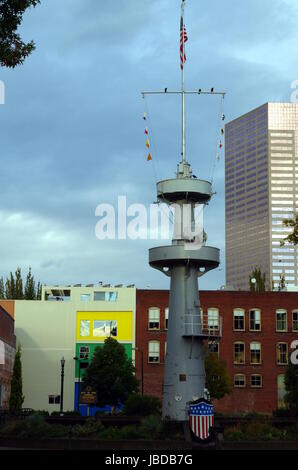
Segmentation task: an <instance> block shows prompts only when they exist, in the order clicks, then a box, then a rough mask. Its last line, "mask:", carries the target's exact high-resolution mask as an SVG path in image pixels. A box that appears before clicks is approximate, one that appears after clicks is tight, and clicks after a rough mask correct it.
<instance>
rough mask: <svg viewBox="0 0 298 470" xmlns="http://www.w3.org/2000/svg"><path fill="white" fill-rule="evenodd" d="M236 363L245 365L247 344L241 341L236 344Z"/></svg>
mask: <svg viewBox="0 0 298 470" xmlns="http://www.w3.org/2000/svg"><path fill="white" fill-rule="evenodd" d="M234 363H235V364H244V363H245V344H244V343H242V342H240V341H238V342H236V343H234Z"/></svg>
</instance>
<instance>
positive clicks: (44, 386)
mask: <svg viewBox="0 0 298 470" xmlns="http://www.w3.org/2000/svg"><path fill="white" fill-rule="evenodd" d="M72 289H74V292H75V294H74V295H72V296H71V300H70V301H63V302H62V301H29V300H17V301H15V334H16V337H17V343H20V344H21V346H22V366H23V393H24V395H25V401H24V404H23V407H28V408H33V409H36V410H38V409H40V410H48V411H49V412H52V411H59V409H60V405H59V404H56V405H53V404H49V395H60V384H61V364H60V360H61V358H62V356H63V357H64V358H65V361H66V362H65V380H64V402H63V405H64V406H63V409H64V410H65V411H67V410H73V409H74V391H75V365H76V364H75V362H76V361H75V360H74V357H75V356H76V342H77V338H76V324H77V314H78V312H127V311H130V312H132V325H131V328H132V331H133V333H132V335H131V337H132V340H131V341H130V343H131V345H132V348H134V347H135V327H136V326H135V312H136V290H135V289H134V288H118V289H116V288H114V289H106V288H94V289H90V288H89V289H86V288H83V287H82V288H72ZM94 290H96V291H99V290H102V291H107V290H114V291H115V290H116V291H117V292H118V296H117V300H116V301H115V302H107V301H85V302H81V301H80V293H86V292H87V293H89V292H91V293H92V292H93V291H94ZM102 342H103V339H102V338H101V343H102Z"/></svg>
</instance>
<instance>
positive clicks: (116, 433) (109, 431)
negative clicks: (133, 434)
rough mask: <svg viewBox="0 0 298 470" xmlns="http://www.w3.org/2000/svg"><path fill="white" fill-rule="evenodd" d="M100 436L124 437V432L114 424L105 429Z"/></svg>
mask: <svg viewBox="0 0 298 470" xmlns="http://www.w3.org/2000/svg"><path fill="white" fill-rule="evenodd" d="M99 438H100V439H111V440H113V439H115V440H116V439H122V433H121V430H120V429H118V428H116V427H114V426H109V427H108V428H106V429H104V430H103V431H101V432H100V433H99Z"/></svg>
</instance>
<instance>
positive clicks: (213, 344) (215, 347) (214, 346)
mask: <svg viewBox="0 0 298 470" xmlns="http://www.w3.org/2000/svg"><path fill="white" fill-rule="evenodd" d="M208 351H209V352H211V353H214V354H217V355H219V343H218V342H217V341H208Z"/></svg>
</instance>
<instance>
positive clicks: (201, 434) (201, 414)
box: [189, 398, 214, 440]
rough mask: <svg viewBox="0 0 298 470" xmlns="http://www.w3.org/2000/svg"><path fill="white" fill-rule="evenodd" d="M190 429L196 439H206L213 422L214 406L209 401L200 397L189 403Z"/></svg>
mask: <svg viewBox="0 0 298 470" xmlns="http://www.w3.org/2000/svg"><path fill="white" fill-rule="evenodd" d="M189 424H190V429H191V430H192V432H193V433H194V435H195V436H196V437H197V438H198V439H202V440H205V439H208V438H209V437H210V428H211V427H212V426H213V424H214V408H213V405H211V403H210V402H208V401H207V400H205V399H203V398H200V399H199V400H197V401H194V402H192V403H190V404H189Z"/></svg>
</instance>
